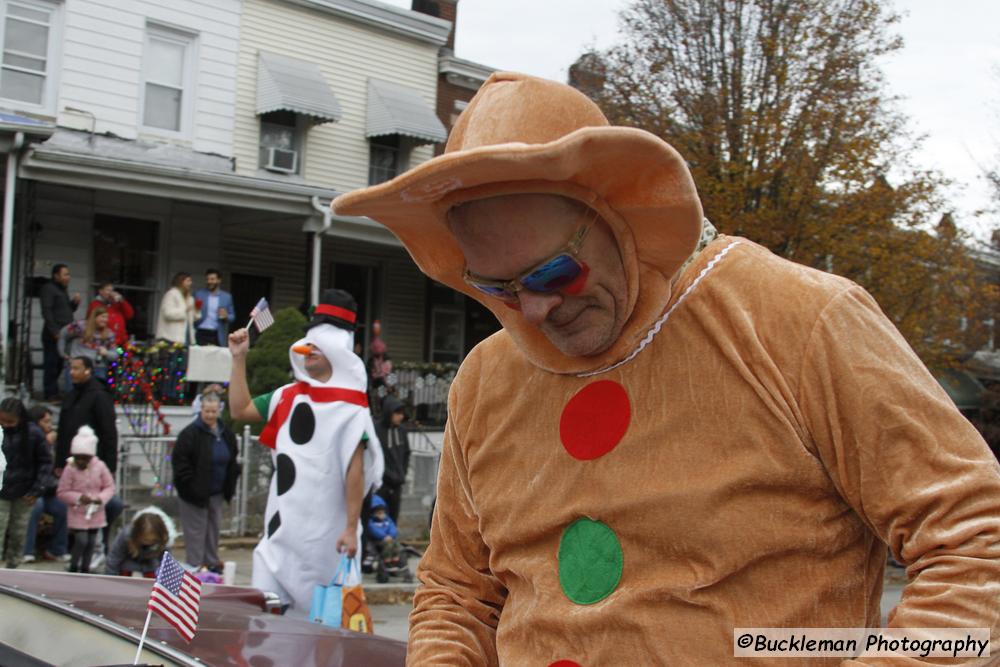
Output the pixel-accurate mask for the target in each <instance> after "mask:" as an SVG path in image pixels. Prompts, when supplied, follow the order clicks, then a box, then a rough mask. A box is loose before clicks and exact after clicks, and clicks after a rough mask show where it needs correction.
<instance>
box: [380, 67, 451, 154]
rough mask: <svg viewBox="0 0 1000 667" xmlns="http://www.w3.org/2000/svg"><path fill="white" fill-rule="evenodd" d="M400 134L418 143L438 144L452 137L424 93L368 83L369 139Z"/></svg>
mask: <svg viewBox="0 0 1000 667" xmlns="http://www.w3.org/2000/svg"><path fill="white" fill-rule="evenodd" d="M393 134H396V135H400V136H404V137H409V138H411V139H415V140H416V143H418V144H436V143H439V142H442V141H444V140H445V139H447V138H448V130H446V129H445V127H444V125H443V124H442V123H441V121H440V120H439V119H438V117H437V114H435V113H434V109H433V108H431V105H430V104H428V103H427V102H426V101H425V100H424V98H423V97H421V95H420V93H419V92H418V91H417V90H415V89H413V88H408V87H407V86H401V85H399V84H396V83H389V82H388V81H380V80H378V79H369V80H368V124H367V127H366V131H365V136H367V137H368V138H369V139H371V138H372V137H384V136H387V135H393Z"/></svg>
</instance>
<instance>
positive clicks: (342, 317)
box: [306, 288, 358, 331]
mask: <svg viewBox="0 0 1000 667" xmlns="http://www.w3.org/2000/svg"><path fill="white" fill-rule="evenodd" d="M357 319H358V303H357V301H355V300H354V297H353V296H351V295H350V294H349V293H347V292H345V291H344V290H342V289H332V288H331V289H327V290H324V291H323V296H321V297H320V299H319V303H318V304H316V307H315V308H313V313H312V320H310V322H309V324H308V325H306V331H309V330H310V329H312V328H313V327H315V326H317V325H320V324H332V325H333V326H335V327H340V328H341V329H347V330H348V331H354V327H355V323H356V321H357Z"/></svg>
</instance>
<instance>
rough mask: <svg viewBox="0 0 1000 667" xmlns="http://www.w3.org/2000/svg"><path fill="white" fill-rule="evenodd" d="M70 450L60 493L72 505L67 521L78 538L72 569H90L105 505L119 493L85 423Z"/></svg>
mask: <svg viewBox="0 0 1000 667" xmlns="http://www.w3.org/2000/svg"><path fill="white" fill-rule="evenodd" d="M69 451H70V454H72V456H70V457H69V459H67V461H66V467H65V468H64V469H63V473H62V477H60V478H59V489H58V491H57V492H56V495H57V496H58V497H59V500H61V501H63V502H64V503H65V504H66V507H67V508H68V510H69V512H68V516H67V524H68V525H69V529H70V530H72V531H73V535H74V542H73V552H72V558H71V560H70V564H69V571H70V572H90V557H91V556H92V555H93V552H94V543H95V542H96V541H97V531H98V530H100V529H101V528H103V527H104V525H105V524H106V523H107V521H106V520H105V518H104V505H105V504H107V502H108V501H109V500H111V497H112V496H113V495H114V494H115V480H114V479H113V478H112V477H111V472H110V471H109V470H108V467H107V466H106V465H104V461H102V460H100V459H99V458H97V456H96V454H97V436H96V435H95V434H94V430H93V429H92V428H90V427H89V426H81V427H80V430H79V431H77V432H76V435H75V436H73V441H72V443H71V444H70V450H69Z"/></svg>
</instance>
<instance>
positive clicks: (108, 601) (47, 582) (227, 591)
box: [0, 569, 406, 667]
mask: <svg viewBox="0 0 1000 667" xmlns="http://www.w3.org/2000/svg"><path fill="white" fill-rule="evenodd" d="M152 585H153V582H152V580H151V579H138V578H127V577H112V576H101V575H83V574H64V573H60V572H39V571H29V570H3V569H0V587H4V588H16V589H17V590H19V591H23V592H25V593H30V594H34V595H37V596H45V598H46V599H47V600H49V601H52V602H55V603H62V604H65V605H71V606H72V607H73V608H75V609H80V610H83V611H85V612H89V613H91V614H99V615H101V616H102V617H103V619H104V620H106V621H110V622H111V623H113V624H117V625H119V626H122V628H123V629H126V630H128V631H131V632H134V633H135V638H136V641H137V640H138V636H139V633H141V631H142V626H143V623H144V621H145V619H146V603H147V602H148V600H149V593H150V591H151V590H152ZM2 595H3V591H2V590H0V600H2ZM264 604H265V597H264V594H263V593H261V592H260V591H258V590H257V589H254V588H246V587H242V586H214V585H211V584H206V585H204V586H203V587H202V597H201V610H200V613H199V618H198V629H197V632H196V634H195V636H194V639H193V640H192V641H191V643H190V644H188V643H186V642H185V641H184V640H183V639H182V638H181V637H180V635H179V634H177V632H176V631H175V630H174V629H173V628H172V627H170V626H169V625H167V623H166V622H165V621H163V620H162V619H160V618H159V617H157V616H156V615H155V614H154V615H153V617H152V620H151V621H150V625H149V633H148V636H147V640H146V641H147V643H166V644H168V645H170V646H171V647H172V648H174V649H176V650H179V651H181V652H183V653H186V654H188V655H191V656H194V657H197V658H198V659H199V660H201V661H202V663H204V664H206V665H218V666H223V665H234V666H238V667H248V666H250V665H253V667H284V666H286V665H296V666H299V665H301V666H302V667H338V666H340V665H344V666H351V665H368V666H371V667H381V666H383V665H384V666H385V667H390V666H391V667H397V666H402V665H403V664H404V663H405V660H406V645H405V644H404V643H403V642H399V641H396V640H392V639H387V638H384V637H378V636H374V635H366V634H360V633H356V632H350V631H348V630H341V629H339V628H328V627H325V626H322V625H318V624H316V623H310V622H308V621H305V620H301V619H295V618H286V617H284V616H278V615H275V614H270V613H267V612H266V611H264ZM0 608H2V604H0ZM0 616H2V612H0ZM81 622H85V621H82V620H81Z"/></svg>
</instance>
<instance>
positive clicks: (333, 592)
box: [309, 554, 372, 633]
mask: <svg viewBox="0 0 1000 667" xmlns="http://www.w3.org/2000/svg"><path fill="white" fill-rule="evenodd" d="M356 567H357V561H355V560H354V559H353V558H348V557H347V554H344V555H342V556H341V557H340V563H339V564H338V565H337V571H336V572H334V573H333V579H331V580H330V583H329V584H328V585H326V586H316V587H315V588H313V597H312V604H311V605H310V607H309V619H310V620H311V621H312V622H314V623H322V624H323V625H328V626H330V627H333V628H341V627H343V628H347V629H349V630H355V631H357V632H367V633H371V631H372V625H371V613H370V612H369V611H368V603H367V601H366V600H365V594H364V591H363V590H362V589H361V585H360V584H358V585H355V586H348V585H346V582H347V581H348V579H349V578H350V576H351V573H352V572H354V569H355V568H356ZM358 578H359V579H360V574H359V575H358ZM345 608H346V609H345Z"/></svg>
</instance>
